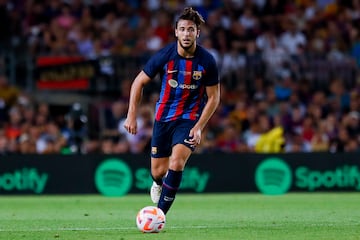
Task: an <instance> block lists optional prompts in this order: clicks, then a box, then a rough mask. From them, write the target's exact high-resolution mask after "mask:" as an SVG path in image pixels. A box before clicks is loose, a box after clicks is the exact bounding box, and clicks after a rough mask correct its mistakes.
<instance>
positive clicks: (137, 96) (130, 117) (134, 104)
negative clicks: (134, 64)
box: [124, 71, 151, 134]
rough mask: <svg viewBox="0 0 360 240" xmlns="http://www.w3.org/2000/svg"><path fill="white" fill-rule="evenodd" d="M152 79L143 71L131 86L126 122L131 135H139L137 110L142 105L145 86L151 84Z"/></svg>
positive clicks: (125, 126) (125, 125) (126, 127)
mask: <svg viewBox="0 0 360 240" xmlns="http://www.w3.org/2000/svg"><path fill="white" fill-rule="evenodd" d="M150 80H151V78H150V77H149V76H148V75H146V73H145V72H144V71H141V72H140V73H139V74H138V75H137V76H136V78H135V80H134V82H133V83H132V85H131V90H130V99H129V108H128V112H127V116H126V120H125V122H124V128H125V129H126V131H128V132H129V133H131V134H136V133H137V122H136V114H137V108H138V106H139V104H140V101H141V97H142V92H143V88H144V86H145V85H146V84H147V83H148V82H150Z"/></svg>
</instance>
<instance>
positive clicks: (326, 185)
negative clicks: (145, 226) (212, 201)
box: [0, 153, 360, 196]
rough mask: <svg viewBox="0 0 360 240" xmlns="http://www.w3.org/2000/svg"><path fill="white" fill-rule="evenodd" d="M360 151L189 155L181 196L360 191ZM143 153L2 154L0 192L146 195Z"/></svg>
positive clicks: (147, 174)
mask: <svg viewBox="0 0 360 240" xmlns="http://www.w3.org/2000/svg"><path fill="white" fill-rule="evenodd" d="M359 160H360V155H359V153H347V154H340V153H339V154H331V153H300V154H278V155H270V154H201V155H193V156H191V158H190V160H189V162H188V164H187V166H186V168H185V171H184V175H183V181H182V183H181V187H180V188H181V191H182V192H190V193H205V192H207V193H210V192H212V193H216V192H224V193H225V192H261V193H264V194H269V195H276V194H284V193H287V192H291V191H302V192H315V191H360V161H359ZM149 167H150V165H149V156H148V155H133V154H125V155H17V156H15V155H14V156H2V158H1V161H0V194H91V193H100V194H103V195H106V196H122V195H126V194H128V193H148V191H149V189H150V186H151V184H152V179H151V177H150V172H149Z"/></svg>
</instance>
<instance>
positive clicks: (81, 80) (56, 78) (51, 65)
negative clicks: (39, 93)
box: [35, 56, 98, 90]
mask: <svg viewBox="0 0 360 240" xmlns="http://www.w3.org/2000/svg"><path fill="white" fill-rule="evenodd" d="M97 72H98V62H97V61H91V60H86V59H84V58H83V57H81V56H74V57H71V56H62V57H59V56H50V57H39V58H38V59H37V62H36V71H35V74H36V76H35V77H36V79H37V82H36V85H37V88H38V89H41V90H44V89H52V90H87V89H89V87H90V80H91V78H93V77H94V76H95V74H96V73H97Z"/></svg>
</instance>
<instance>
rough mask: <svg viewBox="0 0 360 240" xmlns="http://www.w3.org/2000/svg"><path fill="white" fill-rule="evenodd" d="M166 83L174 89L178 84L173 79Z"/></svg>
mask: <svg viewBox="0 0 360 240" xmlns="http://www.w3.org/2000/svg"><path fill="white" fill-rule="evenodd" d="M168 83H169V85H170V86H171V87H172V88H176V87H177V86H178V85H179V84H178V82H177V81H176V80H174V79H170V80H169V81H168Z"/></svg>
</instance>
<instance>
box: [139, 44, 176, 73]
mask: <svg viewBox="0 0 360 240" xmlns="http://www.w3.org/2000/svg"><path fill="white" fill-rule="evenodd" d="M173 45H174V44H172V45H171V44H169V45H167V46H166V47H164V48H162V49H160V50H159V51H158V52H157V53H155V54H154V55H153V56H152V57H151V58H150V59H149V61H148V62H147V63H146V64H145V66H144V68H143V71H144V72H145V73H146V75H148V76H149V77H150V78H153V77H155V76H156V74H158V73H160V72H161V71H162V68H163V67H164V64H165V63H166V61H167V59H168V58H169V55H170V54H171V51H172V49H173Z"/></svg>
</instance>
